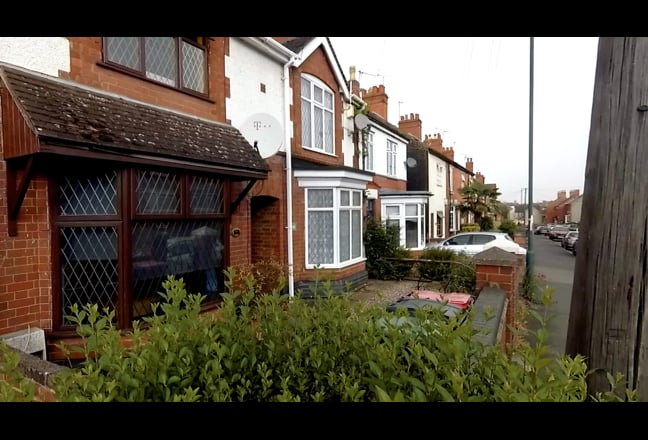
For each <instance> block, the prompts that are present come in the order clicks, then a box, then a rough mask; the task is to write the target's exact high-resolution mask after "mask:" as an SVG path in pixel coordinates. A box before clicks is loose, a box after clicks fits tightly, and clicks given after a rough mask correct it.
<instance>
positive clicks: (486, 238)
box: [471, 235, 495, 244]
mask: <svg viewBox="0 0 648 440" xmlns="http://www.w3.org/2000/svg"><path fill="white" fill-rule="evenodd" d="M493 240H495V236H493V235H473V236H472V242H471V244H486V243H488V242H490V241H493Z"/></svg>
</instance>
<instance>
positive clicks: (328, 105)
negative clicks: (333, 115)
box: [324, 92, 333, 110]
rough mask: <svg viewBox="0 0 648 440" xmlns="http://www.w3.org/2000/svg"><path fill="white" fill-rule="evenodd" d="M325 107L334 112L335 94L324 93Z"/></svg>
mask: <svg viewBox="0 0 648 440" xmlns="http://www.w3.org/2000/svg"><path fill="white" fill-rule="evenodd" d="M324 107H325V108H326V109H327V110H333V94H332V93H331V92H324Z"/></svg>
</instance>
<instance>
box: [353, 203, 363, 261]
mask: <svg viewBox="0 0 648 440" xmlns="http://www.w3.org/2000/svg"><path fill="white" fill-rule="evenodd" d="M361 229H362V211H360V210H359V209H354V210H353V211H351V258H360V256H361V252H362V231H361Z"/></svg>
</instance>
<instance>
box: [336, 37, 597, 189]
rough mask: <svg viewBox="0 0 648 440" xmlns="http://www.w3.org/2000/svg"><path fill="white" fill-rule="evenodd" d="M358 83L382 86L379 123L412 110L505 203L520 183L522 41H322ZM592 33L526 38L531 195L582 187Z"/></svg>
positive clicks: (525, 158) (524, 89)
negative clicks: (383, 112)
mask: <svg viewBox="0 0 648 440" xmlns="http://www.w3.org/2000/svg"><path fill="white" fill-rule="evenodd" d="M331 42H332V44H333V49H334V50H335V53H336V55H337V57H338V59H339V61H340V64H341V65H342V69H344V72H345V75H346V76H347V78H348V77H349V67H350V66H352V65H354V66H355V67H356V79H358V80H359V81H360V87H362V88H363V89H368V88H369V87H371V86H374V85H379V84H384V86H385V91H386V93H387V95H388V97H389V101H388V113H389V114H388V120H389V122H391V123H393V124H395V125H398V120H399V119H400V115H405V114H410V113H418V114H419V116H420V118H421V121H422V123H423V135H425V134H434V133H441V135H442V138H443V145H444V147H454V150H455V161H456V162H458V163H460V164H462V165H465V159H466V158H467V157H471V158H472V159H473V163H474V167H475V168H474V170H475V171H479V172H481V173H482V174H484V176H485V177H486V183H495V184H496V185H497V187H498V188H499V190H500V192H501V193H502V195H501V196H500V200H502V201H505V202H513V201H516V202H520V200H521V196H522V194H523V188H528V186H529V97H530V90H531V83H530V75H529V69H530V60H531V57H530V38H529V37H498V38H491V37H331ZM597 50H598V38H596V37H535V38H534V52H533V63H534V78H533V103H534V104H533V134H534V135H533V201H534V202H540V201H542V200H554V199H555V198H556V195H557V192H558V191H560V190H566V191H567V192H568V193H569V191H570V190H573V189H579V190H580V191H581V194H582V193H583V183H584V178H585V162H586V160H587V148H588V141H589V128H590V118H591V112H592V99H593V89H594V77H595V69H596V57H597Z"/></svg>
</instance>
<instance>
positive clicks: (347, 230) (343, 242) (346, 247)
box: [339, 209, 351, 262]
mask: <svg viewBox="0 0 648 440" xmlns="http://www.w3.org/2000/svg"><path fill="white" fill-rule="evenodd" d="M349 217H350V214H349V211H348V210H346V209H345V210H341V211H340V234H339V235H340V238H339V240H340V242H339V245H340V262H342V261H347V260H349V259H350V256H351V248H350V244H351V243H350V238H351V225H350V224H349Z"/></svg>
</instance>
